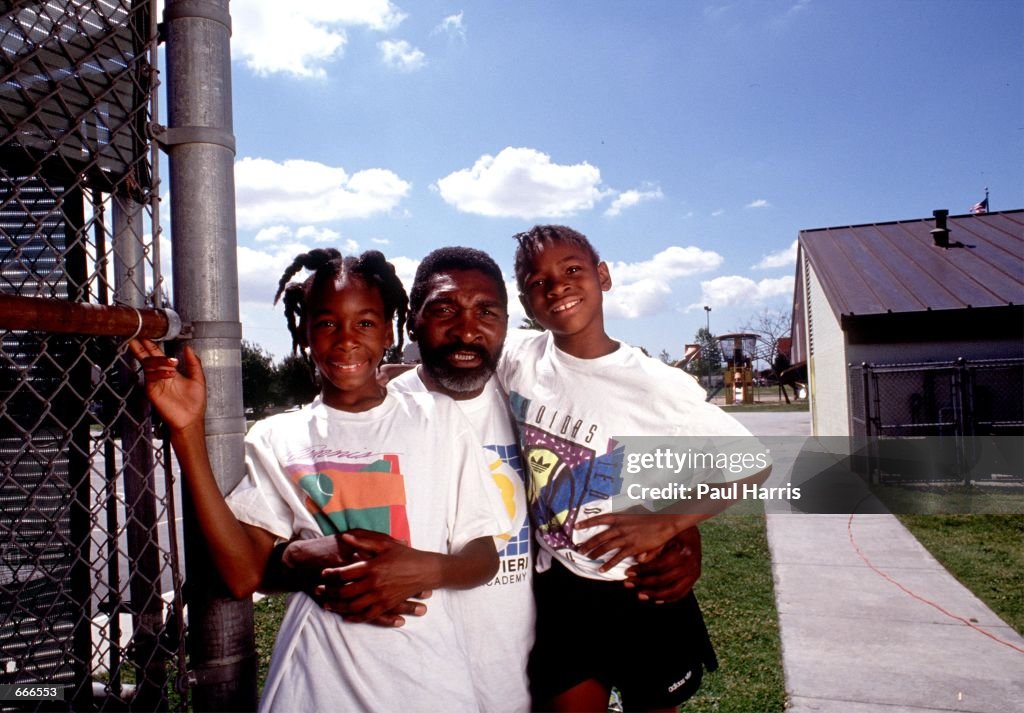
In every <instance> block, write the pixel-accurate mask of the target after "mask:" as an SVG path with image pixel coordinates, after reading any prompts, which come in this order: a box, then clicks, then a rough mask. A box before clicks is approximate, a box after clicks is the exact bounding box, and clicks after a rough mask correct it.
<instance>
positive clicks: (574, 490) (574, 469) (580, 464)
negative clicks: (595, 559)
mask: <svg viewBox="0 0 1024 713" xmlns="http://www.w3.org/2000/svg"><path fill="white" fill-rule="evenodd" d="M509 401H510V403H511V407H512V413H513V415H514V417H515V420H516V422H517V424H518V426H519V437H520V440H521V441H522V448H523V452H524V457H525V459H526V463H527V466H528V467H529V486H528V488H527V493H526V496H527V499H528V501H529V504H530V516H531V517H532V519H533V522H534V524H535V525H536V526H537V531H538V533H539V534H540V536H541V538H543V539H544V541H545V542H546V543H547V544H548V545H550V546H551V547H552V548H554V549H556V550H560V549H566V548H573V542H572V532H573V529H574V528H575V525H576V520H577V519H578V518H579V517H580V516H581V515H582V516H589V515H596V514H598V513H599V512H601V511H602V510H603V508H593V509H592V511H589V512H588V510H591V509H589V508H587V504H588V503H595V504H596V503H598V502H600V503H604V501H607V500H608V499H609V498H611V497H612V496H613V495H617V494H618V493H619V491H620V490H621V489H622V482H623V479H622V475H621V473H622V464H623V453H624V448H623V446H621V445H619V443H618V442H616V441H615V440H613V439H608V444H607V451H606V452H605V453H601V454H598V453H597V451H595V450H594V449H592V448H589V447H587V446H584V445H581V444H579V443H574V442H572V441H571V440H568V439H566V438H563V437H561V436H559V435H554V434H552V433H549V432H547V431H545V430H544V429H543V428H540V427H538V426H536V425H534V424H533V423H531V422H530V421H531V419H529V418H528V414H529V411H530V400H529V399H526V398H523V397H522V395H520V394H518V393H516V392H514V391H513V392H511V393H510V394H509ZM534 420H536V419H534Z"/></svg>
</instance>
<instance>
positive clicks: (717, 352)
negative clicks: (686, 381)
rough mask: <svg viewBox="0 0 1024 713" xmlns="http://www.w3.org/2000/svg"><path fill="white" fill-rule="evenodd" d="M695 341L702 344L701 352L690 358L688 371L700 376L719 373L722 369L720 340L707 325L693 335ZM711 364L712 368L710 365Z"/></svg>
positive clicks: (699, 377)
mask: <svg viewBox="0 0 1024 713" xmlns="http://www.w3.org/2000/svg"><path fill="white" fill-rule="evenodd" d="M693 341H694V343H696V344H700V354H698V355H697V356H696V357H694V358H693V359H691V360H690V363H689V364H687V365H686V371H688V372H689V373H691V374H693V375H694V376H696V377H697V378H698V380H700V379H701V377H704V376H707V374H708V373H709V372H710V373H711V374H719V373H721V371H722V347H721V345H720V344H719V342H718V340H717V339H716V338H715V336H714V335H713V334H711V332H709V331H708V329H707V327H701V328H700V329H698V330H697V333H696V334H695V335H693ZM709 366H710V370H709V368H708V367H709Z"/></svg>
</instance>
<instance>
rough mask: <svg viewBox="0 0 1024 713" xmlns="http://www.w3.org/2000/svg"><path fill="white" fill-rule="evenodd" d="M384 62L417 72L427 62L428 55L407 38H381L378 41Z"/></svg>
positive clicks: (405, 70)
mask: <svg viewBox="0 0 1024 713" xmlns="http://www.w3.org/2000/svg"><path fill="white" fill-rule="evenodd" d="M377 48H378V49H380V53H381V59H382V60H383V61H384V64H386V65H388V66H389V67H392V68H394V69H398V70H401V71H403V72H415V71H416V70H417V69H422V68H423V67H424V65H426V63H427V58H426V57H427V56H426V55H425V54H423V51H422V50H419V49H417V48H415V47H413V46H412V45H410V44H409V43H408V42H406V41H405V40H381V41H380V42H378V43H377Z"/></svg>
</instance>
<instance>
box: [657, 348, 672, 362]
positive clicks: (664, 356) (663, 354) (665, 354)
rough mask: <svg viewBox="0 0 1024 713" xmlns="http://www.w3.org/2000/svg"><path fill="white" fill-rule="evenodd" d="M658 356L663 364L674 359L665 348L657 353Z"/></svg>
mask: <svg viewBox="0 0 1024 713" xmlns="http://www.w3.org/2000/svg"><path fill="white" fill-rule="evenodd" d="M658 358H659V359H661V361H662V362H663V363H665V364H671V363H672V362H673V361H675V360H674V359H673V358H672V355H671V354H669V353H668V350H667V349H662V350H661V352H660V353H659V354H658Z"/></svg>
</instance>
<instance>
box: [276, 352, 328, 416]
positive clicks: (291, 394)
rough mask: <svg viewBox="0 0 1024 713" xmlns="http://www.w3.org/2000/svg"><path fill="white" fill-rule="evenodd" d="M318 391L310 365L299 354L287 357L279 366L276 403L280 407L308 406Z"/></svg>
mask: <svg viewBox="0 0 1024 713" xmlns="http://www.w3.org/2000/svg"><path fill="white" fill-rule="evenodd" d="M318 391H319V389H317V386H316V382H315V381H314V379H313V374H312V372H311V371H310V368H309V365H308V364H307V363H306V360H305V359H303V358H302V357H301V356H299V355H298V354H291V355H290V356H287V357H285V358H284V360H283V361H282V362H281V363H280V364H279V365H278V367H277V378H276V379H275V380H274V403H275V404H277V405H278V406H285V407H290V406H299V405H302V404H308V403H309V402H310V401H312V400H313V398H314V397H315V396H316V395H317V392H318Z"/></svg>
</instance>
